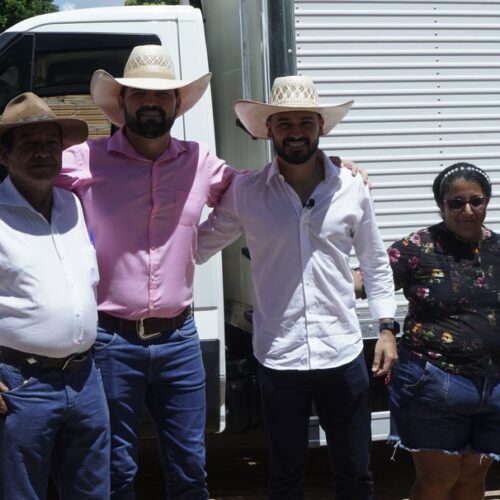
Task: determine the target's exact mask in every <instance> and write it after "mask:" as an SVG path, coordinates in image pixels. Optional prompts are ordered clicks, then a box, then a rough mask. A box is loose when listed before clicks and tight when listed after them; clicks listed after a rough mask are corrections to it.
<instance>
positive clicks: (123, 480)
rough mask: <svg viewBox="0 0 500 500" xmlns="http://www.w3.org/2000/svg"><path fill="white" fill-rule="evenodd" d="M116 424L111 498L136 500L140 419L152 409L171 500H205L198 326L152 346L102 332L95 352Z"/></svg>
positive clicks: (192, 325) (130, 336) (158, 339)
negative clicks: (135, 488) (143, 412)
mask: <svg viewBox="0 0 500 500" xmlns="http://www.w3.org/2000/svg"><path fill="white" fill-rule="evenodd" d="M94 356H95V360H96V363H97V364H98V366H99V368H100V370H101V374H102V378H103V382H104V390H105V392H106V398H107V400H108V405H109V412H110V422H111V498H113V499H120V500H129V499H134V498H135V495H134V492H133V483H134V478H135V476H136V474H137V468H138V464H137V451H138V442H139V431H140V425H141V415H142V410H143V407H144V404H146V405H147V407H148V409H149V412H150V414H151V416H152V419H153V421H154V423H155V426H156V429H157V431H158V435H159V442H160V460H161V464H162V468H163V473H164V476H165V482H166V491H167V493H166V496H167V498H171V499H175V500H204V499H207V498H208V490H207V486H206V473H205V444H204V439H205V370H204V367H203V362H202V358H201V348H200V340H199V337H198V333H197V330H196V325H195V323H194V320H193V318H188V319H187V320H186V322H185V323H184V325H183V326H181V327H180V328H179V329H177V330H172V331H168V332H164V333H163V334H162V335H161V336H160V337H155V338H153V339H151V340H149V341H143V340H140V339H139V338H138V337H137V335H136V334H135V333H115V332H110V331H106V330H103V329H102V328H98V331H97V340H96V344H95V353H94Z"/></svg>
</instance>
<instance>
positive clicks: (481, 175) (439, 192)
mask: <svg viewBox="0 0 500 500" xmlns="http://www.w3.org/2000/svg"><path fill="white" fill-rule="evenodd" d="M457 179H464V180H466V181H473V182H476V183H477V184H479V186H480V187H481V190H482V191H483V193H484V195H485V196H486V197H487V198H491V181H490V178H489V177H488V174H487V173H486V172H485V171H484V170H482V169H480V168H479V167H476V166H475V165H473V164H472V163H467V162H459V163H454V164H453V165H450V166H449V167H446V168H445V169H444V170H442V171H441V172H439V174H438V175H437V177H436V178H435V179H434V183H433V184H432V192H433V193H434V199H435V200H436V203H437V204H438V205H439V206H441V205H442V204H443V202H444V197H445V195H446V193H447V192H448V189H449V188H450V184H451V183H452V182H453V181H455V180H457Z"/></svg>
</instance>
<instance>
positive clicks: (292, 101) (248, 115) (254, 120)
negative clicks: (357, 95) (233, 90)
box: [234, 76, 354, 139]
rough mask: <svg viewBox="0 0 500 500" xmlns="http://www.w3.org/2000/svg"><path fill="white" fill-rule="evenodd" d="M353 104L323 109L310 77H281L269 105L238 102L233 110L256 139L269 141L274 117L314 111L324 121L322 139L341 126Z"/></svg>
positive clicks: (351, 102) (324, 107) (276, 82)
mask: <svg viewBox="0 0 500 500" xmlns="http://www.w3.org/2000/svg"><path fill="white" fill-rule="evenodd" d="M353 102H354V101H348V102H345V103H343V104H338V105H332V106H320V105H319V102H318V92H317V90H316V88H315V87H314V82H313V81H312V80H311V79H310V78H309V77H307V76H282V77H279V78H276V79H275V80H274V83H273V88H272V90H271V102H270V103H269V104H266V103H263V102H258V101H250V100H246V99H242V100H239V101H236V103H235V105H234V110H235V112H236V115H237V116H238V118H239V119H240V121H241V123H243V125H244V126H245V128H246V129H247V131H248V132H249V133H250V135H252V136H253V137H258V138H260V139H269V137H268V135H267V121H268V119H269V117H270V116H271V115H274V114H276V113H284V112H287V111H313V112H315V113H319V114H320V115H321V116H322V117H323V120H324V124H323V135H327V134H328V133H329V132H330V130H332V129H333V127H335V125H337V123H339V122H340V121H341V120H342V118H344V116H345V115H346V114H347V112H348V111H349V109H350V108H351V106H352V104H353Z"/></svg>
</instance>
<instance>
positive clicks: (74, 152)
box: [58, 130, 235, 320]
mask: <svg viewBox="0 0 500 500" xmlns="http://www.w3.org/2000/svg"><path fill="white" fill-rule="evenodd" d="M63 165H64V168H63V171H62V174H61V176H60V179H59V180H58V184H59V185H60V186H62V187H65V188H67V189H71V190H72V191H74V192H75V193H76V194H77V195H78V197H79V198H80V200H81V202H82V205H83V208H84V212H85V219H86V222H87V227H88V230H89V232H90V236H91V240H92V241H93V243H94V245H95V248H96V252H97V261H98V265H99V272H100V282H99V285H98V289H97V299H98V308H99V310H100V311H105V312H107V313H109V314H112V315H114V316H118V317H120V318H126V319H132V320H135V319H139V318H145V317H160V318H163V317H167V318H168V317H173V316H176V315H177V314H179V313H180V312H181V311H182V310H183V309H184V308H186V307H187V306H188V305H189V304H191V302H192V300H193V275H194V257H195V254H196V238H197V232H198V224H199V221H200V216H201V211H202V208H203V206H204V205H205V204H207V205H208V206H210V207H213V206H215V205H217V203H218V201H219V199H220V196H221V195H222V193H223V192H224V191H225V189H226V187H227V186H228V184H229V182H230V181H231V178H232V176H233V175H234V173H235V170H234V169H232V168H230V167H228V166H227V165H226V164H225V163H224V161H223V160H220V159H219V158H217V157H216V156H214V155H213V154H211V153H210V152H209V150H208V148H207V147H206V146H204V145H203V144H199V143H197V142H186V141H179V140H177V139H174V138H172V139H171V141H170V145H169V147H168V149H166V150H165V152H164V153H163V154H162V155H161V156H160V157H159V158H157V159H156V160H149V159H147V158H144V157H143V156H141V155H140V154H139V153H137V152H136V151H135V149H134V148H133V147H132V146H131V145H130V143H129V142H128V140H127V138H126V136H125V135H124V134H123V131H122V130H120V131H118V132H117V133H115V134H114V135H113V136H112V137H110V138H106V139H99V140H96V141H87V142H85V143H83V144H80V145H78V146H74V147H72V148H70V149H67V150H66V151H65V152H64V155H63Z"/></svg>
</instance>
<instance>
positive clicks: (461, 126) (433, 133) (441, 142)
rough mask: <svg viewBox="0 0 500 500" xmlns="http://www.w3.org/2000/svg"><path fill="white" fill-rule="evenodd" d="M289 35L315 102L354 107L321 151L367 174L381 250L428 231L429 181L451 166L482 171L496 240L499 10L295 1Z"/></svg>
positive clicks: (496, 6)
mask: <svg viewBox="0 0 500 500" xmlns="http://www.w3.org/2000/svg"><path fill="white" fill-rule="evenodd" d="M295 30H296V33H295V35H296V50H297V70H298V73H299V74H306V75H309V76H311V77H312V78H314V80H315V81H316V83H317V85H318V88H319V92H320V99H321V101H322V102H324V103H335V102H343V101H345V100H347V99H349V98H354V99H355V104H354V106H353V108H352V110H351V111H350V113H349V114H348V115H347V117H346V119H345V120H344V122H343V123H341V124H340V125H339V126H338V127H337V128H336V129H334V131H333V133H332V134H331V135H330V136H329V137H326V138H324V139H323V141H322V147H323V149H325V150H326V151H327V152H331V153H334V154H339V155H341V156H343V157H347V158H352V159H354V160H355V161H356V162H357V163H359V165H361V166H363V167H365V168H366V169H367V170H368V171H369V174H370V178H371V181H372V182H373V184H374V186H375V187H374V189H373V191H372V193H373V198H374V201H375V207H376V211H377V220H378V222H379V226H380V228H381V231H382V234H383V237H384V241H385V243H386V244H387V245H389V244H390V243H391V242H392V241H394V240H395V239H397V238H400V237H401V236H403V235H405V234H408V233H409V232H411V231H413V230H415V229H417V228H420V227H425V226H427V225H429V224H431V223H434V222H436V221H438V220H439V215H438V212H437V208H436V206H435V204H434V201H433V198H432V192H431V184H432V181H433V179H434V177H435V176H436V174H437V173H438V172H439V171H440V170H442V169H443V168H444V167H446V166H448V165H450V164H451V163H454V162H456V161H460V160H464V161H470V162H472V163H474V164H476V165H478V166H480V167H481V168H484V169H485V170H486V171H488V172H489V174H490V176H491V178H492V181H493V183H494V186H493V191H494V195H495V194H496V197H495V198H494V199H493V200H492V202H491V203H490V206H489V209H488V217H487V219H486V223H487V224H488V225H489V226H490V227H492V228H493V229H495V230H497V231H498V230H500V202H498V201H497V200H498V195H500V189H499V184H500V133H499V131H500V57H499V55H500V1H495V0H490V1H481V0H477V1H460V0H458V1H447V0H444V1H429V0H420V1H415V2H414V1H404V0H403V1H401V0H400V1H396V0H394V1H379V0H365V1H361V0H359V1H358V0H350V1H344V2H340V1H339V2H337V1H321V0H302V1H295ZM402 302H404V301H402ZM362 307H363V306H362Z"/></svg>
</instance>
